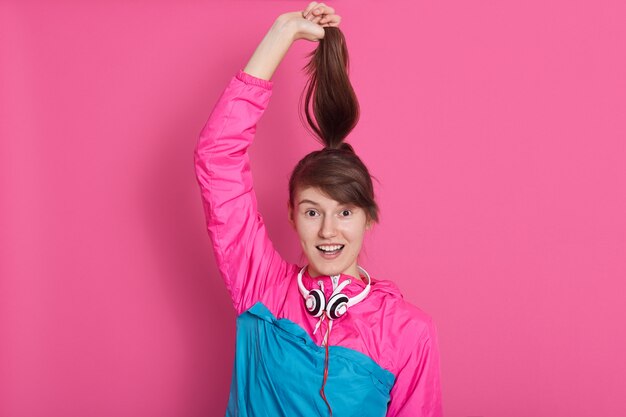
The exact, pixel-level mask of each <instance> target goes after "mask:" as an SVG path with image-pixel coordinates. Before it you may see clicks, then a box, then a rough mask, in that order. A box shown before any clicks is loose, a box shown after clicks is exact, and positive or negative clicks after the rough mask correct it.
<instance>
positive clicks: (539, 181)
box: [0, 0, 626, 417]
mask: <svg viewBox="0 0 626 417" xmlns="http://www.w3.org/2000/svg"><path fill="white" fill-rule="evenodd" d="M52 3H53V2H45V1H17V0H15V1H2V2H0V83H1V84H0V134H1V138H2V140H1V142H0V143H1V145H0V146H1V148H0V187H1V191H2V193H1V199H0V209H1V213H0V230H1V232H0V251H1V252H0V256H1V258H0V276H1V280H0V330H1V333H0V416H2V417H26V416H28V417H36V416H46V417H49V416H64V417H69V416H97V417H100V416H124V417H125V416H129V417H130V416H134V417H136V416H164V417H165V416H219V415H223V413H224V410H225V407H226V402H227V395H228V390H229V384H230V371H231V367H232V361H233V357H234V337H235V333H234V332H235V321H234V320H235V314H234V310H233V308H232V306H231V305H230V300H229V299H228V295H227V292H226V290H225V288H224V286H223V284H222V282H221V281H220V279H219V276H218V274H217V269H216V267H215V264H214V260H213V257H212V252H211V250H210V246H209V239H208V235H207V234H206V231H205V225H204V218H203V213H202V206H201V201H200V194H199V190H198V186H197V184H196V181H195V177H194V172H193V164H192V152H193V147H194V145H195V141H196V139H197V135H198V134H199V132H200V130H201V128H202V126H203V125H204V122H205V121H206V118H207V117H208V115H209V113H210V111H211V109H212V106H213V104H214V103H215V101H216V100H217V97H218V95H219V94H220V93H221V91H222V90H223V88H224V87H225V85H226V83H227V82H228V81H229V79H230V78H231V77H232V76H233V75H234V74H235V73H236V71H237V70H238V69H240V68H243V67H244V66H245V64H246V63H247V61H248V59H249V57H250V56H251V54H252V52H253V51H254V49H255V48H256V45H257V44H258V42H259V41H260V40H261V38H262V36H263V35H264V34H265V32H266V30H267V29H268V28H269V25H270V24H271V22H272V20H273V19H274V18H275V17H276V16H277V15H278V14H280V13H282V12H285V11H294V10H299V9H303V8H304V7H305V6H306V4H307V2H306V1H303V2H300V1H260V0H258V1H165V0H162V1H135V2H126V1H108V2H104V1H103V2H78V1H64V2H56V3H58V4H55V5H53V4H52ZM328 4H330V5H332V6H333V7H335V8H336V9H337V12H338V13H339V14H340V15H341V16H342V17H343V22H342V24H341V28H342V30H343V31H344V33H345V35H346V38H347V41H348V47H349V51H350V54H351V76H352V81H353V84H354V87H355V90H356V92H357V94H358V97H359V100H360V103H361V108H362V116H361V120H360V122H359V124H358V126H357V128H356V129H355V130H354V132H353V134H352V135H351V141H352V143H353V144H354V145H355V147H356V149H357V152H358V153H359V154H360V155H361V156H362V158H363V159H364V160H365V162H366V163H367V164H368V165H369V167H370V169H371V171H372V173H373V174H374V175H375V176H376V177H377V178H378V180H379V181H380V182H379V183H377V185H376V187H377V193H378V196H379V201H380V205H381V210H382V221H381V224H380V225H379V226H378V227H377V228H376V229H375V230H374V231H373V232H372V234H371V236H369V238H368V241H367V243H366V256H365V257H364V258H363V265H364V266H366V268H368V270H369V271H370V272H371V273H372V274H373V275H374V276H376V277H379V278H384V279H393V280H395V281H396V282H397V283H398V285H399V286H400V287H401V288H402V289H403V291H404V293H405V295H406V298H407V299H409V300H410V301H411V302H413V303H415V304H416V305H418V306H420V307H421V308H422V309H424V310H425V311H427V312H428V313H430V314H431V315H432V316H433V317H434V319H435V321H436V323H437V327H438V330H439V337H440V343H441V346H440V348H441V356H442V373H443V394H444V411H445V414H446V416H448V417H464V416H484V417H487V416H507V417H526V416H535V417H548V416H568V417H582V416H623V415H626V401H625V400H624V397H623V395H622V394H623V390H624V380H625V374H626V361H624V358H623V353H624V351H626V336H625V332H624V323H623V321H624V317H625V316H626V314H625V313H626V308H625V307H624V304H625V303H624V296H625V295H626V291H625V290H626V284H625V283H624V281H625V278H626V261H625V259H626V216H625V213H626V168H625V165H626V147H625V144H624V139H625V138H626V121H625V118H624V114H625V112H626V54H625V49H624V48H625V44H626V26H625V25H624V16H625V15H626V8H625V7H624V6H623V2H620V1H619V0H613V1H591V0H588V1H546V0H541V1H537V0H534V1H525V2H512V1H478V2H468V1H447V2H441V1H438V2H433V1H419V2H417V1H394V2H373V1H363V0H361V1H334V2H332V1H331V2H328ZM314 47H315V44H312V43H308V42H306V41H301V42H300V43H299V44H296V45H295V46H294V47H293V49H292V50H291V51H290V52H289V53H288V55H287V56H286V58H285V60H284V61H283V63H282V65H281V67H280V68H279V69H278V71H277V72H276V73H275V75H274V77H273V81H274V82H275V87H274V93H273V97H272V101H271V102H270V105H269V108H268V110H267V112H266V114H265V115H264V117H263V119H262V120H261V122H260V124H259V126H258V131H257V139H256V142H255V144H254V145H253V147H252V149H251V154H252V164H253V170H254V175H255V183H256V188H257V193H258V195H259V199H260V201H259V204H260V208H261V210H262V212H263V214H264V216H265V219H266V223H267V225H268V227H269V231H270V234H271V237H272V239H273V240H274V241H275V243H276V245H277V246H278V248H279V250H281V251H282V253H283V254H284V256H285V257H286V258H288V259H289V260H291V261H293V262H296V261H298V255H299V250H298V246H297V240H296V237H295V235H294V234H293V232H292V231H291V229H290V228H289V226H288V224H287V222H286V210H285V204H286V198H287V193H286V189H287V177H288V175H289V172H290V169H291V168H292V167H293V165H294V164H295V163H296V162H297V160H298V159H299V158H300V157H301V156H303V155H304V154H305V153H306V152H308V151H310V150H312V149H315V148H317V146H318V145H317V144H316V143H315V142H314V141H313V140H312V138H311V137H310V136H308V135H307V134H306V133H305V131H304V128H303V127H302V126H301V124H300V120H299V118H298V115H297V111H298V98H299V94H300V91H301V90H302V88H303V87H304V81H305V79H304V75H303V73H302V72H301V71H300V69H301V68H302V66H303V65H304V63H305V54H306V53H308V52H309V51H310V50H312V48H314ZM285 146H287V147H286V148H284V147H285ZM278 149H284V150H283V151H281V152H277V150H278Z"/></svg>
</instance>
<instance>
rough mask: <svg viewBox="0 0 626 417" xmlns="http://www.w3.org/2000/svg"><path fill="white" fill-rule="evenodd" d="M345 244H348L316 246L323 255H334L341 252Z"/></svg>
mask: <svg viewBox="0 0 626 417" xmlns="http://www.w3.org/2000/svg"><path fill="white" fill-rule="evenodd" d="M344 246H346V245H319V246H316V248H317V250H319V251H320V252H322V254H323V255H326V256H333V255H337V254H339V252H341V250H342V249H343V248H344Z"/></svg>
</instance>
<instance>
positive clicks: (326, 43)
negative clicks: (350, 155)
mask: <svg viewBox="0 0 626 417" xmlns="http://www.w3.org/2000/svg"><path fill="white" fill-rule="evenodd" d="M324 32H325V34H324V37H323V38H322V39H320V41H319V44H318V47H317V48H316V49H315V50H314V51H313V52H311V53H310V54H309V55H308V57H312V59H310V61H309V62H308V63H307V64H306V65H305V67H304V68H303V69H304V70H305V72H306V74H307V75H308V76H309V78H308V80H307V84H306V86H305V90H304V91H303V92H306V98H305V104H304V111H305V114H306V119H307V122H308V124H309V126H310V127H311V129H312V130H313V132H314V135H315V136H317V138H318V139H319V141H320V142H321V143H322V145H324V147H326V148H330V149H345V150H348V151H352V152H354V149H353V148H352V146H350V145H349V144H347V143H345V142H344V140H345V138H346V137H347V136H348V134H349V133H350V132H351V131H352V129H354V127H355V126H356V124H357V122H358V121H359V102H358V100H357V98H356V94H355V93H354V89H353V88H352V84H350V78H349V76H348V70H349V65H350V64H349V56H348V48H347V47H346V39H345V37H344V35H343V32H342V31H341V30H340V29H339V28H337V27H324ZM301 98H302V96H301ZM311 107H312V110H313V114H314V116H315V119H313V117H312V116H311ZM342 144H343V145H342Z"/></svg>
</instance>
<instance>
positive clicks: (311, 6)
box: [302, 1, 317, 19]
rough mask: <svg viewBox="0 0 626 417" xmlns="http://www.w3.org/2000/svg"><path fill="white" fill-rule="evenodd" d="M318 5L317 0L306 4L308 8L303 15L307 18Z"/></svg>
mask: <svg viewBox="0 0 626 417" xmlns="http://www.w3.org/2000/svg"><path fill="white" fill-rule="evenodd" d="M315 6H317V2H316V1H312V2H311V3H309V5H308V6H306V9H304V10H303V11H302V17H304V18H305V19H307V16H308V15H309V13H310V12H311V10H313V8H314V7H315Z"/></svg>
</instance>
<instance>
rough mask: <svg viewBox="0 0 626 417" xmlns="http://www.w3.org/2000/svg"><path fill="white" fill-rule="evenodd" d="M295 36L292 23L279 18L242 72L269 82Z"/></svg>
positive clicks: (294, 28)
mask: <svg viewBox="0 0 626 417" xmlns="http://www.w3.org/2000/svg"><path fill="white" fill-rule="evenodd" d="M295 35H296V27H295V25H294V24H293V21H292V20H291V19H286V18H285V17H283V15H281V16H279V17H278V18H277V19H276V20H275V21H274V23H273V24H272V27H271V28H270V29H269V31H268V32H267V33H266V34H265V36H264V37H263V40H262V41H261V43H260V44H259V46H257V48H256V50H255V51H254V54H252V57H251V58H250V61H248V64H247V65H246V67H245V68H244V72H246V73H248V74H250V75H253V76H255V77H257V78H261V79H263V80H268V81H269V80H270V79H271V78H272V75H273V74H274V71H276V68H278V65H279V64H280V62H281V61H282V59H283V57H284V56H285V54H286V53H287V51H288V50H289V47H291V44H292V43H293V41H294V40H295Z"/></svg>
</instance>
